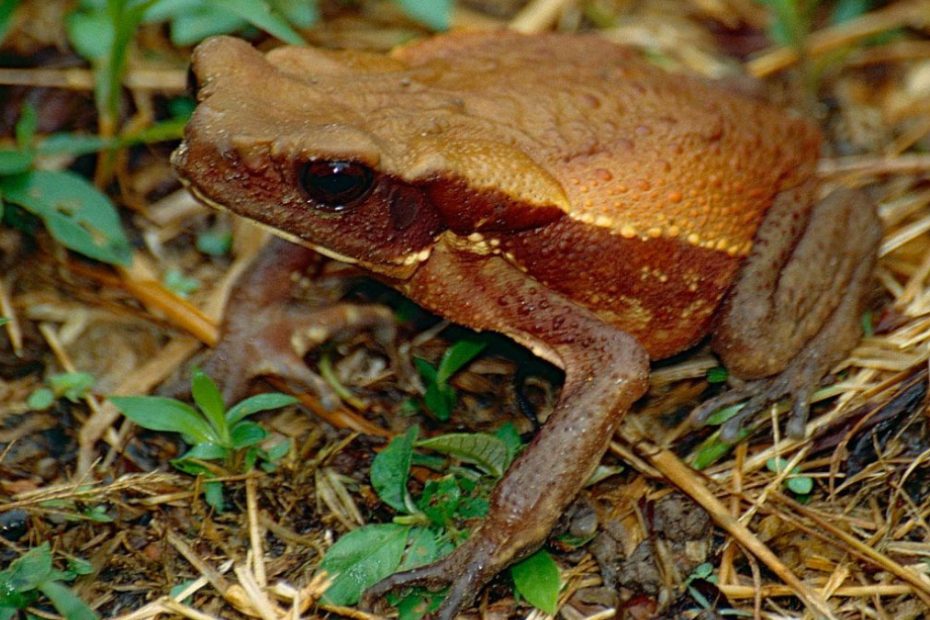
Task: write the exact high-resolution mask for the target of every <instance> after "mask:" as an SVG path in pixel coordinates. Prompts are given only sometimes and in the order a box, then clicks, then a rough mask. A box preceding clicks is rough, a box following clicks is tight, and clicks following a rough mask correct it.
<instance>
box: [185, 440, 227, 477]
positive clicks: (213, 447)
mask: <svg viewBox="0 0 930 620" xmlns="http://www.w3.org/2000/svg"><path fill="white" fill-rule="evenodd" d="M228 456H229V448H227V447H226V446H220V445H217V444H215V443H199V444H197V445H196V446H194V447H193V448H191V449H190V450H188V451H187V452H185V453H184V454H182V455H181V456H179V457H178V458H176V459H173V460H172V461H171V464H172V465H174V466H175V467H177V468H178V469H181V470H182V471H187V469H186V468H185V466H186V464H185V463H183V461H187V460H190V459H198V460H201V461H222V460H226V458H227V457H228ZM199 467H200V465H198V468H199Z"/></svg>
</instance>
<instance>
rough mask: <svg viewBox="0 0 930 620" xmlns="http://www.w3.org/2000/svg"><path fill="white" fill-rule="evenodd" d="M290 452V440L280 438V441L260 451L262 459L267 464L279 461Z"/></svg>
mask: <svg viewBox="0 0 930 620" xmlns="http://www.w3.org/2000/svg"><path fill="white" fill-rule="evenodd" d="M290 451H291V440H290V439H289V438H286V437H285V438H282V439H281V440H280V441H277V442H275V443H273V444H272V445H271V446H270V447H268V448H267V449H265V450H263V451H262V458H263V459H265V460H266V461H268V462H271V463H275V462H277V461H280V460H281V459H283V458H284V457H285V456H287V453H288V452H290Z"/></svg>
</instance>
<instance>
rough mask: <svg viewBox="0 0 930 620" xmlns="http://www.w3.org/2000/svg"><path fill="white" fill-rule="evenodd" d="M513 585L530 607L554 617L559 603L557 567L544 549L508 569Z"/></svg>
mask: <svg viewBox="0 0 930 620" xmlns="http://www.w3.org/2000/svg"><path fill="white" fill-rule="evenodd" d="M510 575H511V576H512V577H513V585H514V587H515V588H516V589H517V592H519V593H520V596H522V597H523V598H525V599H526V600H527V601H528V602H529V603H530V604H531V605H533V606H534V607H537V608H538V609H541V610H543V611H544V612H546V613H547V614H549V615H555V612H556V611H557V610H558V602H559V567H558V566H556V563H555V561H554V560H553V559H552V557H551V556H550V555H549V554H548V553H546V551H545V550H544V549H540V550H539V551H537V552H536V553H534V554H533V555H531V556H529V557H528V558H525V559H523V560H521V561H520V562H517V563H516V564H514V565H513V566H511V567H510Z"/></svg>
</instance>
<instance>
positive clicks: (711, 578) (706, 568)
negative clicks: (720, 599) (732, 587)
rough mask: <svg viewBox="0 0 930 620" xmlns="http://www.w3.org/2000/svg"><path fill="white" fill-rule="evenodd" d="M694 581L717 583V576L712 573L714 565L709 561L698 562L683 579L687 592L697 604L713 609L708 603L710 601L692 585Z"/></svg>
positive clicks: (702, 607) (703, 607)
mask: <svg viewBox="0 0 930 620" xmlns="http://www.w3.org/2000/svg"><path fill="white" fill-rule="evenodd" d="M694 581H706V582H708V583H717V576H716V575H715V574H714V565H713V564H711V563H710V562H704V563H702V564H698V565H697V566H696V567H695V568H694V570H693V571H691V574H690V575H688V578H687V579H685V584H684V585H685V587H686V588H687V589H688V593H689V594H690V595H691V598H693V599H694V600H695V601H696V602H697V604H698V605H700V606H701V609H706V610H710V609H713V606H712V605H711V604H710V601H708V600H707V598H706V597H705V596H704V595H703V594H701V592H700V590H698V589H697V588H695V587H694V585H693V582H694Z"/></svg>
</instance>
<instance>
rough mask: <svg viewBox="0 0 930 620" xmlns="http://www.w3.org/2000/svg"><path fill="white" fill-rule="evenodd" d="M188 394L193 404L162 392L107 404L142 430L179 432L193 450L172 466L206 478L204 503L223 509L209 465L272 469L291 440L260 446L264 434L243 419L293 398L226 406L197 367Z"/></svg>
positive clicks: (249, 400)
mask: <svg viewBox="0 0 930 620" xmlns="http://www.w3.org/2000/svg"><path fill="white" fill-rule="evenodd" d="M191 395H192V396H193V398H194V403H195V404H196V405H197V408H194V407H191V406H190V405H188V404H186V403H183V402H181V401H179V400H175V399H173V398H164V397H160V396H111V397H110V402H112V403H113V404H114V405H116V407H117V408H118V409H119V410H120V411H122V412H123V414H125V416H126V417H127V418H129V419H130V420H132V421H133V422H135V423H136V424H138V425H139V426H141V427H142V428H146V429H148V430H152V431H164V432H169V433H180V434H181V436H182V437H183V439H184V441H185V442H186V443H188V444H189V445H190V446H191V448H190V450H188V451H187V452H185V453H184V454H182V455H181V456H179V457H178V458H176V459H174V460H172V461H171V464H172V465H173V466H174V467H176V468H177V469H179V470H181V471H183V472H185V473H188V474H191V475H201V476H203V477H204V478H206V479H207V482H206V483H205V484H204V496H205V498H206V500H207V503H208V504H210V505H211V506H212V507H213V508H215V509H216V510H222V509H223V493H222V485H221V484H220V483H219V482H217V481H211V480H210V478H215V477H216V467H213V466H211V465H210V463H211V462H217V461H218V462H219V464H220V465H222V466H223V467H224V468H225V469H226V470H228V471H235V472H247V471H250V470H251V469H252V468H253V467H255V465H256V464H259V465H260V466H261V467H262V468H263V469H265V470H272V469H274V467H275V463H276V462H277V461H279V460H280V459H281V458H282V457H283V456H284V455H285V454H287V452H288V451H289V450H290V442H289V441H288V440H282V441H280V442H277V443H275V444H274V445H272V446H270V447H268V448H263V447H261V445H260V444H261V443H262V442H263V441H264V440H265V439H266V438H267V437H268V432H267V431H266V430H265V429H264V428H262V427H261V426H260V425H259V424H257V423H256V422H252V421H251V420H247V419H246V418H248V417H249V416H251V415H253V414H255V413H258V412H260V411H267V410H269V409H278V408H279V407H286V406H288V405H291V404H294V403H295V402H297V400H296V399H295V398H294V397H293V396H288V395H287V394H280V393H268V394H258V395H257V396H252V397H251V398H247V399H245V400H243V401H241V402H240V403H238V404H236V405H233V406H232V407H230V408H229V409H228V410H227V409H226V407H225V405H224V404H223V398H222V396H221V395H220V391H219V390H218V389H217V387H216V384H215V383H214V382H213V381H212V380H211V379H210V378H209V377H208V376H207V375H205V374H204V373H203V372H202V371H200V370H196V371H194V374H193V377H192V378H191Z"/></svg>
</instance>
